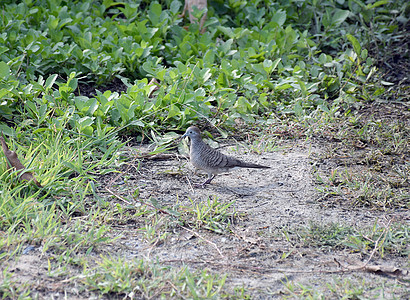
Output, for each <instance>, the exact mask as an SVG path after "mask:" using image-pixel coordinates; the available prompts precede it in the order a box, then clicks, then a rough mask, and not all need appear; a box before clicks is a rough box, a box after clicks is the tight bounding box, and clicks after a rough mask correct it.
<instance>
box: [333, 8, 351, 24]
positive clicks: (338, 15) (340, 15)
mask: <svg viewBox="0 0 410 300" xmlns="http://www.w3.org/2000/svg"><path fill="white" fill-rule="evenodd" d="M349 14H350V11H348V10H342V9H339V10H337V11H336V12H335V13H334V15H333V17H332V25H333V26H339V25H340V24H342V23H343V22H344V21H345V20H346V19H347V17H348V16H349Z"/></svg>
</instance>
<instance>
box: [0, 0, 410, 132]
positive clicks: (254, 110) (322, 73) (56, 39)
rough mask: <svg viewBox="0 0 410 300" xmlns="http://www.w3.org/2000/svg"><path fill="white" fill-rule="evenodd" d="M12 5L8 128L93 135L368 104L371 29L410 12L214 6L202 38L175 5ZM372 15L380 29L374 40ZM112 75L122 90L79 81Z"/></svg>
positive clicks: (307, 5)
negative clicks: (91, 90) (92, 91)
mask: <svg viewBox="0 0 410 300" xmlns="http://www.w3.org/2000/svg"><path fill="white" fill-rule="evenodd" d="M12 2H14V1H10V3H3V5H2V10H3V14H2V22H1V24H0V27H1V30H0V32H2V34H1V35H0V55H1V62H0V83H1V85H0V97H1V99H2V100H1V102H0V113H1V116H2V117H1V121H2V124H1V127H2V129H3V131H4V132H5V133H6V134H8V135H15V129H13V128H15V125H17V124H18V125H17V126H21V127H24V126H28V125H30V127H33V126H35V127H49V128H50V127H52V128H54V129H58V130H59V129H62V128H67V129H71V130H73V131H76V132H81V133H84V134H86V135H89V136H95V135H97V136H98V135H101V134H105V133H107V132H109V131H110V130H112V129H113V128H114V127H116V128H124V126H125V128H126V129H127V130H131V131H147V129H166V130H174V129H181V128H185V127H186V126H187V125H188V124H190V123H193V122H196V121H197V120H198V119H201V118H206V119H208V120H210V121H211V122H212V123H214V124H221V123H225V124H226V125H232V124H234V123H233V121H234V120H235V119H236V118H241V119H243V120H245V121H247V122H254V121H255V118H256V117H257V116H265V117H269V115H270V114H272V113H278V114H291V115H296V116H298V117H301V116H306V115H309V113H311V112H312V111H315V110H320V111H324V112H329V111H335V110H337V109H338V108H339V106H340V105H341V103H351V102H357V101H362V100H372V97H374V96H375V95H376V96H377V95H379V94H381V93H383V87H381V86H375V85H374V80H373V78H374V73H375V71H376V69H375V67H374V65H373V60H372V59H371V57H370V56H369V55H368V50H367V49H366V47H367V46H368V45H369V44H370V41H371V39H370V38H372V40H373V38H375V37H376V39H377V35H376V34H375V32H376V33H380V34H383V35H386V34H389V33H393V32H394V31H395V30H396V29H397V26H398V25H397V24H398V22H397V20H398V21H400V18H404V14H405V9H406V5H401V4H404V2H402V3H401V4H400V3H398V2H397V1H390V2H389V1H378V2H372V1H369V2H368V3H365V2H361V1H360V0H356V1H343V0H340V1H312V0H307V1H299V0H298V1H293V0H286V1H285V0H282V1H257V0H254V1H210V3H209V11H208V18H207V21H206V23H205V27H206V31H205V32H204V33H203V34H201V33H200V31H199V28H198V25H197V24H189V23H186V21H185V20H183V19H182V18H180V17H179V13H180V12H181V10H182V5H183V3H181V2H180V1H177V0H175V1H161V2H160V3H159V2H157V1H123V2H115V1H102V2H101V1H91V0H86V1H74V2H72V1H70V2H67V1H58V0H50V1H45V0H39V1H29V0H26V1H22V2H20V3H19V4H15V3H12ZM407 6H408V5H407ZM394 9H396V12H395V13H393V17H394V20H395V21H396V22H392V10H394ZM200 14H201V12H198V15H200ZM396 19H397V20H396ZM376 21H377V22H376ZM369 22H373V23H372V24H377V27H378V28H376V30H375V28H372V33H373V35H372V36H369V35H370V34H371V32H370V28H369V26H368V24H369ZM380 38H381V37H380ZM376 51H377V50H376ZM114 77H117V78H120V79H121V80H122V81H123V82H124V83H125V84H126V85H127V87H128V89H127V91H126V92H125V93H121V94H119V93H116V92H110V91H107V92H105V93H103V94H102V93H97V95H96V96H95V97H90V98H89V97H86V96H83V95H79V94H78V86H79V84H96V85H104V84H107V83H109V82H111V81H112V80H113V78H114ZM151 77H154V78H156V79H157V80H158V81H159V90H158V91H156V92H155V93H154V96H153V97H149V95H150V94H151V90H152V89H153V86H152V85H151V86H150V85H148V81H149V79H150V78H151ZM364 90H365V91H364ZM329 100H332V101H329ZM333 100H337V101H333ZM13 124H14V125H13Z"/></svg>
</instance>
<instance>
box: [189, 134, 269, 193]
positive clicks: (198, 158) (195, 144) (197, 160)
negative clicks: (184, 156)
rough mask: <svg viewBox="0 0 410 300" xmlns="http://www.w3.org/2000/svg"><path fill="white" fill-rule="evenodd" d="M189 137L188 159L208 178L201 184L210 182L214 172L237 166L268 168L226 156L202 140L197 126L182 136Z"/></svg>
mask: <svg viewBox="0 0 410 300" xmlns="http://www.w3.org/2000/svg"><path fill="white" fill-rule="evenodd" d="M186 136H188V137H189V138H190V139H191V149H190V160H191V163H192V164H193V165H194V167H196V168H198V169H201V170H204V171H205V172H206V173H207V174H208V179H207V180H206V181H205V182H204V183H202V186H204V185H206V184H208V183H210V182H211V181H212V179H213V178H214V177H215V175H216V174H220V173H225V172H229V171H232V170H235V169H238V168H257V169H268V168H270V167H267V166H261V165H258V164H253V163H247V162H243V161H241V160H239V159H236V158H234V157H231V156H227V155H225V154H223V153H221V152H219V151H217V150H215V149H213V148H211V147H210V146H209V145H208V144H206V143H205V142H204V141H202V138H201V132H200V131H199V129H198V127H196V126H191V127H189V128H188V129H187V131H186V132H185V134H184V135H183V136H182V137H186Z"/></svg>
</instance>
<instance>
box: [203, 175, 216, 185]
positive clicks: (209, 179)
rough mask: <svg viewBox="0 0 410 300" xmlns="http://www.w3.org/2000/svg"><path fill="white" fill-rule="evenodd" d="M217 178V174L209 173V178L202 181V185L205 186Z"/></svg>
mask: <svg viewBox="0 0 410 300" xmlns="http://www.w3.org/2000/svg"><path fill="white" fill-rule="evenodd" d="M214 178H215V174H208V179H207V180H206V181H204V183H202V186H205V185H206V184H210V183H211V181H212V179H214Z"/></svg>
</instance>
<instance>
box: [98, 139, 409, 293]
mask: <svg viewBox="0 0 410 300" xmlns="http://www.w3.org/2000/svg"><path fill="white" fill-rule="evenodd" d="M224 149H225V151H223V152H225V153H227V154H229V155H232V156H235V157H237V158H240V159H242V160H244V161H248V162H253V163H258V164H263V165H268V166H270V167H271V169H266V170H252V169H241V170H237V171H234V172H232V173H230V174H223V175H218V176H217V177H216V178H215V179H214V181H213V182H212V184H210V185H209V186H207V187H206V188H204V189H201V188H193V187H192V185H191V182H196V183H199V182H202V181H203V180H204V178H205V177H200V176H198V175H195V174H194V170H193V168H192V166H191V165H190V163H189V162H188V161H187V160H186V159H184V158H175V159H167V160H142V161H141V162H140V163H139V164H137V163H135V164H131V165H129V166H128V167H127V168H126V172H124V173H122V174H121V175H118V174H117V175H114V176H112V175H110V176H106V177H105V178H101V181H102V182H103V185H104V186H109V187H110V189H111V190H112V191H114V193H115V194H117V195H122V196H127V197H129V198H128V199H132V195H133V194H134V195H135V192H136V191H137V190H138V198H139V199H144V201H148V202H150V201H154V203H156V205H157V206H158V207H161V208H163V209H167V208H173V209H175V207H184V206H190V207H195V205H197V204H200V203H206V202H207V201H208V199H215V198H216V199H218V201H219V202H221V203H230V202H234V204H233V207H234V209H235V210H236V212H237V218H235V220H234V222H233V225H231V228H230V232H229V233H222V234H217V233H214V232H211V231H209V230H205V229H202V228H201V229H198V230H193V231H194V232H191V231H187V230H184V229H183V228H181V227H178V226H175V227H172V228H170V227H168V228H165V227H163V226H161V225H158V226H157V227H156V228H157V230H158V236H159V235H160V233H161V232H163V231H167V232H168V234H169V235H168V238H166V239H161V240H159V239H157V240H156V242H154V243H147V239H146V237H144V235H143V234H141V232H139V231H138V230H139V229H141V228H143V227H144V225H143V224H133V225H132V226H129V225H123V226H119V227H120V228H119V229H120V230H121V232H122V233H123V237H122V238H121V239H120V240H119V242H120V244H122V245H126V246H127V249H122V250H120V248H121V247H119V248H118V250H119V251H120V252H122V254H123V255H126V256H128V257H130V258H132V257H143V258H145V259H152V260H155V261H159V262H160V263H161V264H168V265H172V266H180V265H188V266H189V267H191V268H193V269H203V268H207V269H210V270H213V271H214V272H217V273H227V274H229V275H228V279H227V282H228V286H230V287H231V288H232V289H233V288H235V287H242V286H244V287H246V288H247V289H248V291H249V292H250V293H251V295H252V296H253V297H255V298H261V299H266V297H272V298H277V297H280V296H281V295H282V293H284V292H285V290H286V289H285V288H284V284H285V283H286V282H295V283H298V284H303V285H307V286H313V287H316V288H317V289H318V291H320V290H328V288H327V287H326V283H329V284H331V285H332V284H336V285H337V284H338V282H343V280H345V279H348V280H349V284H352V285H353V286H354V285H355V284H358V285H359V286H362V285H363V281H365V282H366V284H368V287H369V290H372V289H376V290H377V287H379V286H380V284H381V282H384V284H385V286H386V288H387V290H386V293H387V294H385V295H388V294H389V293H390V295H393V294H394V295H399V296H400V295H404V294H405V292H404V290H403V289H400V288H399V289H398V290H396V289H394V288H393V287H394V286H395V285H396V283H397V280H398V278H397V277H395V276H393V277H388V276H387V277H386V276H384V277H381V276H378V275H375V274H371V273H368V272H362V271H355V272H346V273H344V272H342V269H343V268H341V265H342V266H360V265H361V264H362V263H363V262H364V261H366V259H367V258H368V257H369V256H368V255H366V254H363V252H360V251H353V252H352V251H351V250H348V249H345V248H343V247H342V248H341V249H340V250H334V249H331V250H326V249H322V248H315V247H309V246H306V245H304V244H303V243H301V242H300V239H298V238H297V235H298V232H299V231H300V230H302V229H303V228H307V227H309V224H312V223H315V224H322V225H327V224H333V223H337V224H342V225H344V226H348V227H352V228H365V227H372V226H374V225H375V224H379V225H383V224H387V222H389V220H391V219H392V218H394V219H395V220H401V221H402V222H407V223H408V222H409V220H410V216H409V214H408V211H407V210H397V211H389V212H386V211H384V212H382V211H372V210H369V209H366V208H357V209H352V208H351V206H348V205H346V206H344V205H329V203H327V202H325V201H321V194H320V193H318V192H317V190H316V188H315V187H316V184H315V182H314V181H315V180H314V178H313V176H312V158H311V154H312V153H316V154H317V153H320V152H321V148H320V147H318V146H312V145H308V144H305V145H302V146H298V147H294V146H292V145H284V146H283V147H281V148H280V150H278V151H275V152H264V153H262V154H261V155H258V154H255V153H251V152H245V150H244V149H243V148H240V147H235V148H234V149H235V151H233V147H230V148H229V147H227V148H224ZM147 151H148V150H147V149H146V147H134V148H132V149H130V150H129V153H134V154H133V155H136V154H135V153H141V152H147ZM148 199H151V200H148ZM133 205H136V206H139V205H141V204H140V203H139V202H138V201H135V203H133ZM159 214H160V213H159ZM369 254H370V251H369ZM371 264H372V265H388V266H394V267H397V268H408V267H409V265H408V258H406V257H397V256H389V255H385V256H384V257H383V258H382V257H380V256H378V255H374V256H373V257H372V260H371ZM286 293H287V292H286ZM403 293H404V294H403ZM367 295H371V293H370V294H367Z"/></svg>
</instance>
